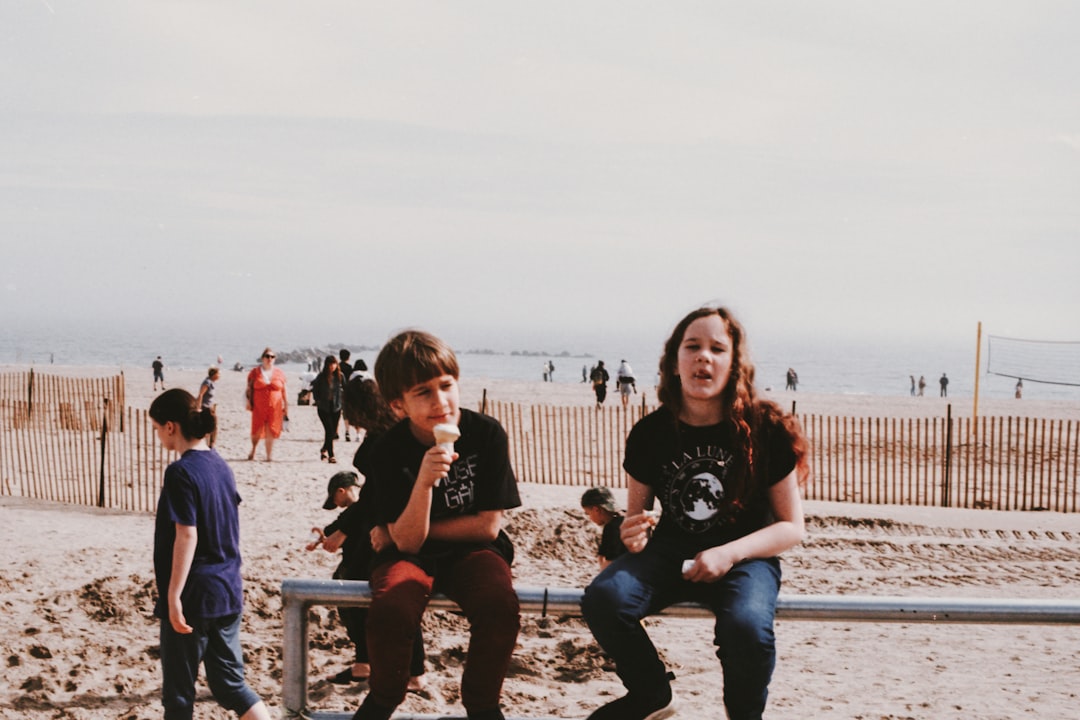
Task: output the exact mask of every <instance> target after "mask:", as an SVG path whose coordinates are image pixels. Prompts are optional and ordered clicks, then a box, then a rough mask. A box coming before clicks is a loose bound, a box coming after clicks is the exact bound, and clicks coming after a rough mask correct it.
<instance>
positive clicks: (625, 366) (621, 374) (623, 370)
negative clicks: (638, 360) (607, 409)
mask: <svg viewBox="0 0 1080 720" xmlns="http://www.w3.org/2000/svg"><path fill="white" fill-rule="evenodd" d="M615 387H617V388H618V389H619V397H621V398H622V406H623V407H626V406H627V405H629V404H630V393H631V392H634V393H635V394H636V393H637V380H635V379H634V369H633V368H631V367H630V363H628V362H626V360H622V361H620V362H619V369H618V370H616V371H615Z"/></svg>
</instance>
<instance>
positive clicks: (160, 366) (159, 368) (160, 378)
mask: <svg viewBox="0 0 1080 720" xmlns="http://www.w3.org/2000/svg"><path fill="white" fill-rule="evenodd" d="M150 367H152V368H153V369H154V390H155V391H156V390H157V386H158V383H159V382H160V383H161V389H162V390H164V389H165V363H163V362H161V356H160V355H158V356H157V359H156V360H154V362H152V363H151V364H150Z"/></svg>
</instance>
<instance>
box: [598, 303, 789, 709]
mask: <svg viewBox="0 0 1080 720" xmlns="http://www.w3.org/2000/svg"><path fill="white" fill-rule="evenodd" d="M745 342H746V338H745V332H744V330H743V328H742V326H741V325H740V324H739V323H738V322H737V321H736V320H735V319H734V317H733V316H732V315H731V313H730V312H729V311H728V310H726V309H724V308H701V309H699V310H695V311H694V312H691V313H690V314H688V315H687V316H686V317H684V318H683V319H682V320H681V321H680V322H679V324H678V325H676V326H675V329H674V331H673V332H672V334H671V337H670V338H669V339H668V340H667V342H666V343H665V345H664V352H663V356H662V358H661V363H660V365H661V381H660V389H659V399H660V402H661V407H660V408H659V409H657V410H655V411H654V412H652V413H650V414H649V415H647V416H645V417H644V418H642V419H641V420H640V421H638V422H637V424H635V425H634V427H633V429H632V430H631V431H630V435H629V436H628V438H627V441H626V450H625V460H624V462H623V467H624V469H625V470H626V472H627V476H628V483H629V487H628V496H627V498H628V502H627V515H626V519H625V520H624V521H623V524H622V531H621V536H622V540H623V543H624V544H625V545H626V548H627V550H628V552H627V553H626V554H625V555H622V556H620V557H618V558H616V559H615V560H614V561H612V563H611V564H610V565H609V566H608V567H607V568H605V569H604V570H603V571H601V572H600V574H599V575H597V577H596V578H595V579H594V580H593V581H592V583H590V584H589V586H588V587H587V588H586V589H585V593H584V596H583V597H582V603H581V609H582V614H583V617H584V618H585V621H586V623H587V624H588V626H589V628H590V629H591V630H592V632H593V635H594V636H595V638H596V640H597V642H598V643H599V644H600V647H601V648H603V650H604V652H606V653H607V654H608V655H609V656H610V657H611V658H612V660H614V662H615V672H616V673H617V674H618V676H619V678H620V679H621V680H622V682H623V684H624V685H625V686H626V688H627V691H628V692H627V694H626V695H625V696H624V697H622V698H619V699H617V700H614V701H613V702H610V703H608V704H606V705H604V706H602V707H600V708H598V709H597V710H596V711H594V712H593V713H592V715H590V716H589V717H590V718H591V719H592V720H660V719H661V718H667V717H670V716H671V715H673V714H674V712H675V698H674V695H673V693H672V688H671V679H672V675H671V674H670V673H668V671H667V668H666V667H665V666H664V663H663V662H662V661H661V660H660V657H659V655H658V653H657V650H656V647H655V646H654V645H653V643H652V640H651V639H650V638H649V635H648V631H647V629H646V627H645V626H644V625H642V623H641V620H642V619H643V618H645V617H647V616H649V615H653V614H655V613H657V612H659V611H660V610H663V609H664V608H665V607H668V606H670V605H672V604H675V603H678V602H683V601H694V602H699V603H703V604H705V605H706V606H708V607H709V608H710V609H711V610H712V611H713V613H714V615H715V616H716V623H715V626H714V644H715V645H716V647H717V650H716V655H717V657H718V658H719V659H720V664H721V667H722V670H723V676H724V706H725V708H726V709H727V714H728V717H729V718H731V719H732V720H750V719H752V718H753V719H757V718H761V717H762V714H763V713H764V711H765V700H766V697H767V695H768V687H769V681H770V679H771V677H772V672H773V668H774V666H775V662H776V647H775V639H774V635H773V621H774V616H775V611H776V599H777V595H778V593H779V590H780V561H779V559H778V557H777V556H778V555H779V554H780V553H782V552H783V551H784V550H787V549H788V548H790V547H792V546H794V545H797V544H798V543H799V542H801V541H802V538H803V535H804V533H805V528H804V521H803V510H802V499H801V495H800V485H801V484H802V483H803V482H805V480H806V479H807V478H808V476H809V464H808V460H809V458H808V451H807V442H806V439H805V436H804V435H803V433H802V431H801V429H800V428H799V425H798V422H797V421H796V420H795V418H794V417H792V416H791V415H788V414H785V413H784V411H783V410H781V408H780V407H779V406H778V405H776V404H775V403H773V402H772V401H769V400H766V399H764V398H762V397H760V396H759V395H758V391H757V389H756V388H755V386H754V384H753V377H754V366H753V365H752V364H751V361H750V357H749V355H748V352H747V349H746V345H745ZM656 500H659V501H660V503H661V507H662V514H661V516H660V520H659V521H658V522H657V521H656V520H654V519H653V517H651V516H650V515H649V514H646V512H645V511H646V510H648V509H651V508H652V506H653V503H654V502H655V501H656Z"/></svg>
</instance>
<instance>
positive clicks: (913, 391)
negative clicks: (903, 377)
mask: <svg viewBox="0 0 1080 720" xmlns="http://www.w3.org/2000/svg"><path fill="white" fill-rule="evenodd" d="M911 397H915V376H914V375H912V376H911Z"/></svg>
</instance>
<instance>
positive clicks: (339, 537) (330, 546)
mask: <svg viewBox="0 0 1080 720" xmlns="http://www.w3.org/2000/svg"><path fill="white" fill-rule="evenodd" d="M345 537H346V535H345V533H343V532H342V531H340V530H335V531H334V532H333V533H331V534H330V536H329V537H324V538H323V541H322V548H323V550H325V551H326V552H328V553H336V552H337V551H338V548H340V547H341V546H342V544H344V542H345Z"/></svg>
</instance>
